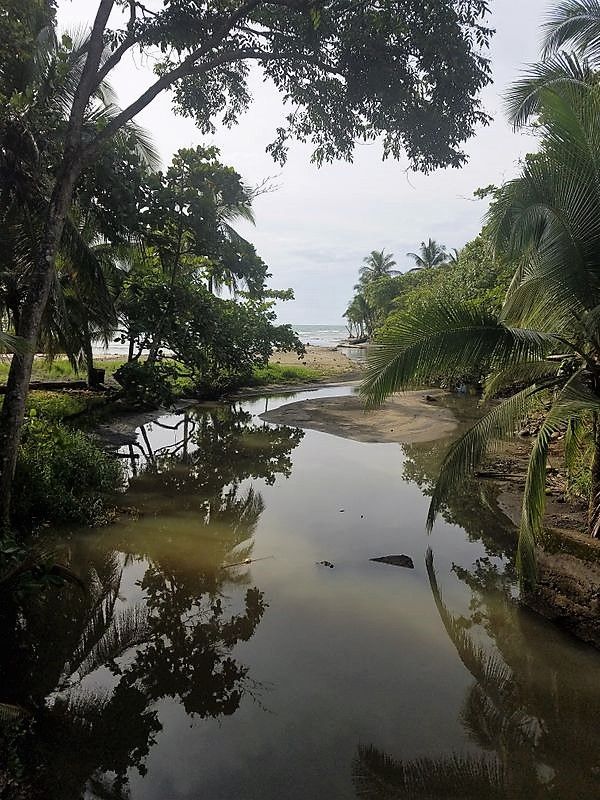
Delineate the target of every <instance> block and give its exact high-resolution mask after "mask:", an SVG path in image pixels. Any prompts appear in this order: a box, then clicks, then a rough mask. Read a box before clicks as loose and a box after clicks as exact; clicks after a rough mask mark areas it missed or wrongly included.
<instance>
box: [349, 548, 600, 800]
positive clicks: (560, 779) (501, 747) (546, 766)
mask: <svg viewBox="0 0 600 800" xmlns="http://www.w3.org/2000/svg"><path fill="white" fill-rule="evenodd" d="M427 571H428V574H429V581H430V585H431V590H432V593H433V596H434V599H435V603H436V606H437V609H438V612H439V614H440V618H441V620H442V623H443V625H444V628H445V629H446V632H447V634H448V636H449V638H450V639H451V641H452V643H453V644H454V646H455V648H456V651H457V654H458V656H459V658H460V660H461V662H462V663H463V665H464V666H465V667H466V669H467V670H468V671H469V672H470V673H471V675H472V676H473V678H474V683H473V684H472V686H471V687H470V689H469V690H468V692H467V696H466V698H465V702H464V704H463V709H462V713H461V722H462V724H463V727H464V729H465V731H466V733H467V735H468V736H469V738H470V739H471V740H472V742H473V743H474V744H475V745H477V747H478V748H480V749H481V750H482V751H483V754H482V755H471V754H467V755H449V756H446V757H439V758H427V759H419V760H415V761H407V762H402V761H398V760H396V759H394V758H392V757H391V756H389V755H387V754H385V753H383V752H381V751H380V750H378V749H376V748H375V747H359V749H358V753H357V756H356V758H355V760H354V763H353V780H354V784H355V788H356V794H357V796H358V797H362V798H371V799H372V800H383V799H384V798H385V800H392V799H393V798H429V800H438V799H439V800H442V799H443V800H447V798H464V800H488V798H502V800H506V799H507V798H510V800H513V799H514V800H521V798H532V799H533V800H536V799H537V798H539V800H542V799H543V800H576V799H577V800H588V798H589V800H592V798H597V797H599V796H600V754H599V745H600V731H599V730H598V724H597V721H598V718H599V715H600V692H599V690H598V681H597V673H596V672H595V671H594V669H593V666H594V664H595V666H596V667H597V661H595V662H594V661H592V660H591V656H592V654H591V653H589V652H587V651H586V650H584V649H581V650H577V649H575V648H573V647H571V648H570V649H569V650H567V649H566V648H564V647H561V646H560V644H559V642H558V641H557V640H556V639H555V640H554V641H553V640H552V638H551V637H550V641H549V642H548V641H546V635H545V634H547V633H548V629H546V628H545V627H543V626H542V628H541V629H540V623H539V621H537V622H534V620H533V619H532V617H531V616H530V615H529V614H527V613H526V612H524V611H523V610H522V609H520V608H519V607H518V606H516V605H515V604H514V603H513V602H511V600H510V597H508V596H507V595H506V594H505V593H504V592H502V591H501V590H500V587H501V585H502V582H503V581H502V579H500V580H499V581H498V582H496V584H495V590H492V591H491V592H488V591H487V590H486V582H485V580H484V581H483V583H482V577H483V576H484V574H485V573H487V577H488V578H489V577H491V573H492V571H493V568H492V567H491V566H490V565H489V564H488V565H486V567H485V569H484V570H483V571H481V570H480V571H479V573H478V574H477V575H474V576H471V577H472V582H471V584H472V588H473V591H474V592H475V593H477V594H479V596H478V598H477V600H476V601H475V603H474V604H473V606H472V607H475V608H476V609H477V611H476V612H475V613H472V614H471V616H470V617H469V618H465V617H456V616H454V615H452V613H451V612H450V611H449V609H448V608H447V606H446V605H445V603H444V600H443V598H442V594H441V591H440V588H439V585H438V582H437V576H436V573H435V570H434V568H433V557H432V555H431V552H429V553H428V556H427ZM462 577H467V576H466V574H463V576H462ZM479 626H481V627H482V628H483V629H484V630H485V631H486V632H487V634H489V636H490V637H491V638H492V641H493V642H494V645H495V646H494V648H493V650H492V649H490V648H488V647H484V646H482V645H479V644H477V642H476V635H475V634H476V630H475V629H476V627H479ZM540 634H544V636H543V639H541V638H540ZM588 656H590V658H588Z"/></svg>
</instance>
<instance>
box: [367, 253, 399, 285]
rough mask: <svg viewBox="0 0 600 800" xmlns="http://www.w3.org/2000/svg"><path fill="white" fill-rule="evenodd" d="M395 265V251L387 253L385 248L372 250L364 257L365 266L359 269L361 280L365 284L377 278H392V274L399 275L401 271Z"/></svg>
mask: <svg viewBox="0 0 600 800" xmlns="http://www.w3.org/2000/svg"><path fill="white" fill-rule="evenodd" d="M395 266H396V262H395V261H394V254H393V253H386V252H385V250H371V252H370V253H369V255H368V256H367V257H366V258H364V259H363V266H362V267H361V268H360V270H359V274H360V282H361V284H362V285H363V286H364V285H365V284H366V283H370V282H371V281H374V280H376V279H377V278H391V277H392V275H399V274H400V273H399V271H398V270H396V269H394V267H395Z"/></svg>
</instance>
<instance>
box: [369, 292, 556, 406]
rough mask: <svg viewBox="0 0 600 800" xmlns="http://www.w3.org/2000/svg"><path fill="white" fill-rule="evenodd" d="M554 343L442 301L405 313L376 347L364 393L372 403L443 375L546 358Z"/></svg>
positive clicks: (484, 314) (485, 315) (534, 333)
mask: <svg viewBox="0 0 600 800" xmlns="http://www.w3.org/2000/svg"><path fill="white" fill-rule="evenodd" d="M553 346H555V339H554V337H552V336H551V335H547V334H543V333H540V332H538V331H533V330H525V329H518V328H509V327H507V326H505V325H504V324H503V323H502V322H500V321H499V320H498V319H497V317H495V316H493V315H492V314H489V313H488V312H486V311H483V310H481V309H477V308H473V307H472V306H470V305H468V304H463V305H459V304H454V305H446V304H444V303H438V304H436V305H432V306H430V307H429V308H427V309H425V310H420V311H419V312H418V313H406V314H404V315H403V316H402V317H401V318H400V319H399V320H398V321H397V322H396V324H395V326H394V327H393V328H392V329H391V330H390V332H389V333H388V334H387V335H386V337H385V338H384V339H383V340H382V341H381V342H380V343H379V344H378V345H376V346H375V347H374V348H373V349H372V351H371V352H370V353H369V358H368V362H367V372H366V378H365V379H364V381H363V383H362V384H361V388H360V392H361V394H362V396H363V398H364V399H365V401H366V403H367V404H368V405H370V406H376V405H380V404H381V403H383V402H384V400H385V399H386V398H387V397H389V396H390V395H391V394H393V393H394V392H397V391H402V390H405V389H408V388H411V387H419V386H423V385H426V384H428V383H430V382H431V381H432V380H435V379H436V378H439V377H440V376H441V375H460V374H461V373H464V372H471V371H473V369H474V368H476V367H477V366H478V365H479V366H480V367H487V368H488V369H497V368H501V367H502V366H503V365H505V364H507V363H508V364H512V363H515V362H519V361H526V360H532V359H535V358H542V357H543V356H544V354H545V352H546V351H547V350H548V349H551V348H552V347H553Z"/></svg>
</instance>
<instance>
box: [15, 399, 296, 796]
mask: <svg viewBox="0 0 600 800" xmlns="http://www.w3.org/2000/svg"><path fill="white" fill-rule="evenodd" d="M193 427H195V431H194V432H193V433H192V434H191V435H192V436H193V437H194V440H193V443H192V446H190V442H191V439H190V441H189V442H188V443H187V445H186V447H184V448H180V449H179V450H178V451H177V452H176V453H173V452H163V453H158V454H153V456H154V457H153V459H151V460H149V461H148V463H147V467H146V469H145V470H144V471H143V472H142V473H140V474H138V476H137V477H136V478H134V479H133V484H134V485H133V487H132V488H133V490H134V491H136V490H138V489H139V488H141V490H142V492H143V491H154V490H156V491H159V492H163V493H164V498H163V497H161V501H160V502H161V506H162V502H163V499H168V503H167V504H166V506H167V510H168V511H169V510H170V508H171V507H172V508H175V509H177V510H179V509H180V508H181V507H185V508H186V509H187V510H188V513H189V512H190V511H193V512H194V513H193V514H192V516H191V520H192V522H191V523H190V526H186V527H185V528H184V529H182V532H181V535H182V536H188V535H189V536H196V538H195V539H194V540H193V541H192V542H191V544H190V546H194V545H195V546H196V547H197V546H202V542H204V541H205V540H204V539H203V540H201V541H200V543H199V544H198V541H197V532H198V529H200V530H201V531H204V536H205V537H207V540H208V541H209V543H210V544H211V546H212V551H211V554H210V559H208V560H207V562H206V563H205V564H203V563H202V561H201V560H200V562H199V563H198V562H197V561H196V560H194V559H187V560H186V558H182V552H183V553H185V552H186V550H185V543H184V549H183V550H182V549H181V547H179V549H177V547H176V545H177V544H179V545H181V543H176V542H174V546H173V550H172V551H170V550H169V547H168V546H165V540H164V538H162V537H161V536H158V537H156V536H154V537H147V538H144V539H143V540H141V543H140V544H141V546H140V547H136V546H135V544H136V543H135V541H133V542H132V541H127V537H125V536H124V537H123V538H124V541H123V542H121V543H120V544H119V547H118V550H117V552H114V551H112V550H110V551H107V550H106V549H105V546H103V545H102V538H100V539H99V540H95V545H91V544H90V543H89V542H87V541H85V539H82V538H81V537H80V538H76V539H74V540H73V542H72V543H71V544H70V545H69V553H70V555H71V563H72V565H73V566H74V568H75V569H76V570H78V571H79V573H80V574H81V573H82V570H81V565H82V564H84V565H85V568H84V569H85V570H86V572H85V574H83V575H82V577H83V578H84V580H85V583H86V585H87V586H88V590H87V591H86V592H85V593H82V592H80V591H79V590H77V589H75V588H72V587H68V588H65V589H62V590H61V591H60V592H52V593H49V594H48V596H47V597H44V598H36V599H34V600H32V601H30V602H28V603H26V604H23V605H22V606H20V607H17V606H16V605H15V606H13V607H12V608H8V607H7V605H8V604H4V606H3V609H2V613H1V614H0V635H1V636H2V642H3V646H2V651H1V653H0V685H1V686H2V697H1V698H0V699H2V700H4V701H6V702H11V703H16V704H19V705H20V706H22V707H23V708H25V709H26V710H27V711H29V712H30V716H29V717H28V718H27V719H25V720H23V721H22V722H21V723H19V725H18V726H17V727H15V726H12V727H10V728H9V727H7V726H4V728H2V727H1V726H0V747H2V749H3V752H5V753H6V754H8V755H9V756H10V758H8V757H7V763H6V764H4V765H2V766H0V794H2V788H3V787H2V781H3V780H4V781H5V782H6V781H8V780H9V777H10V776H11V775H12V780H13V783H12V784H11V787H12V788H10V787H8V786H7V787H6V788H5V790H4V791H5V793H6V796H7V797H10V796H11V794H10V792H11V791H12V794H13V796H14V797H16V798H17V797H18V798H20V797H21V796H27V797H31V798H44V800H46V798H53V799H54V798H55V799H56V800H75V798H79V797H82V796H83V795H84V793H85V796H86V797H89V798H115V799H116V798H125V797H127V796H128V789H127V786H128V773H129V771H130V770H131V769H132V768H135V769H137V770H138V771H139V772H140V773H142V774H143V773H144V770H145V767H144V763H145V759H146V757H147V755H148V753H149V750H150V748H151V746H152V745H153V744H154V741H155V738H156V735H157V734H158V732H159V731H160V730H161V728H162V726H161V722H160V718H159V711H158V706H157V704H158V702H159V701H161V700H163V699H164V698H172V699H174V700H176V701H177V702H179V703H181V705H182V706H183V708H184V710H185V712H186V713H187V714H188V715H190V716H192V717H197V718H217V717H219V716H222V715H229V714H233V713H234V712H235V711H236V709H237V708H238V707H239V704H240V702H241V699H242V697H243V696H244V695H245V694H246V693H248V692H250V693H252V692H253V690H254V688H255V684H254V683H253V682H252V681H251V679H250V677H249V675H248V668H247V667H246V666H244V665H243V664H241V663H239V661H238V660H237V659H236V658H235V657H234V654H233V651H234V649H235V648H236V647H237V646H238V645H239V644H240V643H242V642H246V641H248V640H249V639H250V638H251V637H252V635H253V633H254V631H255V630H256V627H257V625H258V624H259V622H260V620H261V618H262V616H263V613H264V611H265V607H266V604H265V602H264V599H263V595H262V593H261V592H260V591H259V590H258V589H257V588H246V589H245V590H244V591H243V592H242V594H241V595H240V593H239V591H238V593H237V595H234V596H233V597H227V596H226V595H225V593H224V591H223V589H224V586H225V585H227V586H228V587H230V588H231V587H235V586H236V585H239V584H243V583H247V582H248V581H247V575H246V574H244V573H243V572H240V570H239V569H235V568H234V569H222V568H221V566H222V564H229V563H232V562H237V561H240V560H243V559H244V558H245V557H247V555H248V554H249V553H250V552H251V547H252V536H253V534H254V531H255V528H256V525H257V522H258V519H259V517H260V514H261V512H262V511H263V509H264V503H263V500H262V497H261V496H260V493H259V492H257V491H256V490H255V489H254V488H253V487H252V486H250V487H247V488H245V489H244V488H243V487H241V486H240V484H241V481H243V480H247V479H248V478H252V477H260V478H262V479H264V480H265V481H267V482H273V481H274V479H275V476H276V474H277V473H278V472H282V473H284V474H286V473H289V470H290V469H291V461H290V452H291V450H292V449H293V447H295V446H296V445H297V444H298V442H299V441H300V438H301V433H300V432H297V431H292V430H291V429H289V428H287V429H267V430H263V428H262V427H261V428H253V427H252V426H251V424H250V419H249V418H248V417H247V415H242V414H240V413H239V412H232V413H231V414H228V413H227V411H223V412H217V411H215V412H210V413H208V414H207V415H206V419H205V418H204V415H198V417H197V418H196V419H195V426H191V425H190V427H189V429H190V430H193ZM236 455H237V456H238V458H236ZM171 504H172V506H171ZM163 507H164V506H163ZM157 521H158V524H159V525H160V517H159V518H158V520H157ZM188 528H189V531H190V532H188ZM213 530H214V533H215V536H214V537H213V539H214V541H213V539H211V534H212V533H213ZM113 541H114V540H113ZM94 548H95V549H94ZM187 552H190V551H189V550H188V551H187ZM192 552H193V551H192ZM142 565H143V567H144V573H143V577H142V578H141V581H140V583H139V585H140V588H141V589H142V590H143V592H144V599H143V602H140V604H139V605H136V606H132V605H131V604H127V603H126V602H125V601H124V600H123V598H121V592H122V591H123V586H124V583H123V576H124V575H126V574H127V570H128V568H132V569H134V570H136V569H138V568H139V567H140V566H142ZM99 686H102V687H103V688H102V689H99V688H98V687H99ZM19 771H22V773H23V774H22V780H21V781H20V780H19V775H18V773H19ZM19 784H20V788H19ZM23 787H25V788H23ZM4 796H5V795H4V794H2V797H3V798H4Z"/></svg>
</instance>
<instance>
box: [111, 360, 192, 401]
mask: <svg viewBox="0 0 600 800" xmlns="http://www.w3.org/2000/svg"><path fill="white" fill-rule="evenodd" d="M177 376H178V371H177V369H176V367H175V366H174V365H173V364H172V363H170V362H167V361H157V362H155V363H154V364H148V362H147V361H129V362H128V363H127V364H123V366H122V367H119V369H118V370H117V371H116V372H115V375H114V377H115V380H116V381H118V383H119V384H120V385H121V386H122V387H123V394H124V398H125V400H127V402H129V403H132V404H134V405H146V406H169V405H172V404H173V401H174V399H175V398H174V393H173V380H174V379H175V378H176V377H177Z"/></svg>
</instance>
